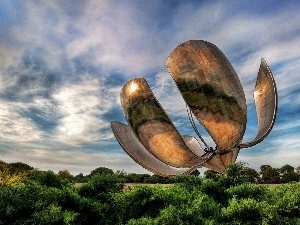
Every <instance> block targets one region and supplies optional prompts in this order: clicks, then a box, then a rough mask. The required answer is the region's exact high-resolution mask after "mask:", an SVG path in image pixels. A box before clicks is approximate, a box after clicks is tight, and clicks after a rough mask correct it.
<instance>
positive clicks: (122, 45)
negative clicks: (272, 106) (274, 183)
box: [0, 0, 300, 175]
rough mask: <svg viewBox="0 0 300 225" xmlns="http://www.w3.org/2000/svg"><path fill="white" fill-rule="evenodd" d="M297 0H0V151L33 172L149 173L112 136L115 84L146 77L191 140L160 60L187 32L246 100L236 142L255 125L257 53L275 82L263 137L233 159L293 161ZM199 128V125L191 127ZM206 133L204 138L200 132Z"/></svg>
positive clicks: (296, 157)
mask: <svg viewBox="0 0 300 225" xmlns="http://www.w3.org/2000/svg"><path fill="white" fill-rule="evenodd" d="M299 11H300V2H299V1H296V0H295V1H275V0H274V1H270V0H265V1H259V0H257V1H250V0H249V1H247V0H245V1H238V0H229V1H217V0H215V1H200V0H199V1H196V0H195V1H189V0H186V1H177V0H164V1H159V0H148V1H144V0H132V1H129V0H124V1H123V0H119V1H117V0H107V1H105V0H100V1H98V0H95V1H92V0H91V1H88V0H87V1H83V0H82V1H80V0H72V1H70V0H69V1H67V0H66V1H60V0H51V1H34V0H28V1H22V0H3V1H1V3H0V159H1V160H3V161H5V162H8V163H11V162H24V163H27V164H29V165H31V166H33V167H35V168H37V169H40V170H53V171H55V172H57V171H59V170H69V171H70V172H71V173H72V174H73V175H76V174H79V173H83V174H89V173H90V171H91V170H93V169H95V168H97V167H107V168H111V169H113V170H114V171H117V170H124V171H125V172H128V173H148V172H147V170H145V169H143V168H142V167H141V166H139V165H138V164H136V163H135V162H134V161H133V160H132V159H131V158H130V157H129V156H128V155H127V154H126V153H125V152H124V151H123V149H122V148H121V147H120V145H119V144H118V142H117V140H116V139H115V137H114V135H113V133H112V131H111V128H110V121H120V122H123V123H126V120H125V118H124V114H123V112H122V108H121V105H120V90H121V88H122V86H123V85H124V84H125V83H126V82H127V81H128V80H130V79H133V78H136V77H142V78H145V79H146V80H147V82H148V84H149V86H150V87H151V89H152V90H153V93H154V94H155V96H156V98H157V99H158V100H159V101H160V103H161V105H162V107H163V108H164V109H165V111H166V112H167V114H168V115H169V117H170V118H171V120H172V121H173V123H174V125H175V126H176V128H177V129H178V130H179V132H180V133H181V134H187V135H192V136H196V134H195V131H193V130H192V126H191V125H190V124H189V123H188V117H187V113H186V110H185V103H184V102H183V100H182V97H181V96H180V94H179V91H178V90H177V88H176V86H175V84H174V82H173V80H172V79H171V76H170V75H169V73H168V71H167V68H166V67H165V61H166V59H167V57H168V55H169V53H170V52H171V51H172V50H173V49H174V48H175V47H176V46H177V45H179V44H181V43H183V42H185V41H188V40H206V41H209V42H211V43H213V44H215V45H217V46H218V47H219V48H220V49H221V50H222V51H223V52H224V53H225V55H226V56H227V58H228V59H229V60H230V62H231V64H232V65H233V67H234V68H235V70H236V72H237V74H238V76H239V78H240V81H241V83H242V86H243V88H244V92H245V96H246V99H247V108H248V113H247V117H248V121H247V129H246V133H245V135H244V141H251V140H252V139H254V137H255V136H256V133H257V120H256V111H255V106H254V102H253V91H254V86H255V82H256V78H257V73H258V69H259V65H260V61H261V58H264V59H265V60H266V62H267V63H268V65H269V66H270V68H271V70H272V72H273V75H274V78H275V82H276V85H277V90H278V100H279V102H278V113H277V118H276V122H275V125H274V127H273V130H272V131H271V133H270V134H269V136H268V137H267V138H266V139H265V140H264V141H263V142H261V143H260V144H258V145H256V146H254V147H251V148H249V149H244V150H241V152H240V154H239V156H238V159H237V161H240V162H245V163H247V164H248V166H249V167H251V168H254V169H256V170H259V167H260V166H261V165H266V164H268V165H271V166H273V167H277V168H279V167H281V166H283V165H285V164H289V165H292V166H294V167H297V166H299V165H300V138H299V137H300V88H299V87H300V76H299V74H300V23H299V21H300V13H299ZM197 126H198V129H199V130H200V131H201V132H203V129H202V128H201V126H200V124H199V125H197ZM203 137H204V139H205V140H207V141H208V142H209V143H210V144H211V145H213V143H212V141H211V140H210V139H209V136H208V134H207V133H203Z"/></svg>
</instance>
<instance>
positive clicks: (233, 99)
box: [166, 40, 247, 154]
mask: <svg viewBox="0 0 300 225" xmlns="http://www.w3.org/2000/svg"><path fill="white" fill-rule="evenodd" d="M166 66H167V68H168V70H169V72H170V74H171V76H172V78H173V79H174V81H175V83H176V85H177V87H178V89H179V91H180V92H181V95H182V96H183V98H184V100H185V102H186V103H187V105H188V106H189V108H190V109H191V111H192V112H193V114H194V115H195V117H196V118H197V120H198V121H199V122H200V123H201V125H202V126H203V127H204V128H205V129H206V130H207V132H208V133H209V134H210V135H211V137H212V138H213V140H214V141H215V143H216V145H217V148H218V151H219V153H220V154H222V153H225V152H228V151H229V150H231V149H233V148H234V147H235V146H236V144H237V143H239V142H240V141H241V139H242V137H243V134H244V132H245V128H246V111H247V110H246V99H245V95H244V92H243V88H242V85H241V83H240V80H239V78H238V76H237V74H236V72H235V71H234V68H233V67H232V65H231V64H230V62H229V60H228V59H227V58H226V56H225V55H224V54H223V53H222V51H221V50H220V49H219V48H218V47H217V46H215V45H213V44H211V43H209V42H206V41H201V40H193V41H187V42H185V43H183V44H181V45H179V46H177V47H176V48H175V49H174V50H173V51H172V52H171V53H170V55H169V57H168V59H167V61H166Z"/></svg>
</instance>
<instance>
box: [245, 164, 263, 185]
mask: <svg viewBox="0 0 300 225" xmlns="http://www.w3.org/2000/svg"><path fill="white" fill-rule="evenodd" d="M243 172H244V174H245V176H246V178H247V181H248V182H251V183H257V182H258V181H259V173H258V172H257V171H256V170H255V169H252V168H249V167H244V169H243Z"/></svg>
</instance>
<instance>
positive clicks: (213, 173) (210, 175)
mask: <svg viewBox="0 0 300 225" xmlns="http://www.w3.org/2000/svg"><path fill="white" fill-rule="evenodd" d="M218 174H219V173H218V172H216V171H214V170H206V171H205V172H204V177H205V178H208V179H215V178H216V177H217V175H218Z"/></svg>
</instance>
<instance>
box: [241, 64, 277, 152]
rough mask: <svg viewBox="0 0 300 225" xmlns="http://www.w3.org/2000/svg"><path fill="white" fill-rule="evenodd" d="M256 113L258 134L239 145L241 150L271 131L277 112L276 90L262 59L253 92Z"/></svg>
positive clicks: (270, 74)
mask: <svg viewBox="0 0 300 225" xmlns="http://www.w3.org/2000/svg"><path fill="white" fill-rule="evenodd" d="M254 101H255V106H256V112H257V122H258V133H257V136H256V138H255V139H254V140H253V141H251V142H248V143H242V144H240V147H241V148H247V147H251V146H253V145H256V144H258V143H259V142H261V141H262V140H263V139H264V138H265V137H266V136H267V135H268V134H269V133H270V131H271V129H272V127H273V125H274V122H275V118H276V112H277V90H276V84H275V80H274V77H273V74H272V72H271V70H270V68H269V66H268V65H267V63H266V61H265V60H264V59H262V60H261V64H260V68H259V72H258V76H257V81H256V85H255V91H254Z"/></svg>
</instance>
